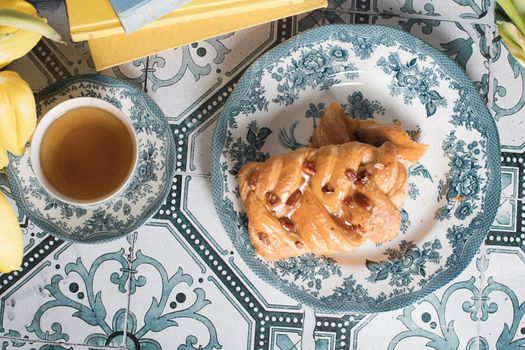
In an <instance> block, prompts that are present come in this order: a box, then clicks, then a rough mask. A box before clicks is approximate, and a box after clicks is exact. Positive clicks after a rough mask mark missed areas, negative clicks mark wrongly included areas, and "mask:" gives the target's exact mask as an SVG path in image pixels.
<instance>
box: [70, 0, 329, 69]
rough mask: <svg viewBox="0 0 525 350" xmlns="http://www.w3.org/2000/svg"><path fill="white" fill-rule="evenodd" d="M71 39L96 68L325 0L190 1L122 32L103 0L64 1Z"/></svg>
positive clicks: (300, 10) (315, 6) (315, 5)
mask: <svg viewBox="0 0 525 350" xmlns="http://www.w3.org/2000/svg"><path fill="white" fill-rule="evenodd" d="M66 5H67V12H68V17H69V24H70V30H71V37H72V39H73V41H84V40H87V41H88V44H89V48H90V50H91V55H92V56H93V61H94V63H95V66H96V68H97V70H102V69H105V68H109V67H112V66H115V65H118V64H121V63H125V62H129V61H132V60H135V59H137V58H140V57H144V56H148V55H151V54H154V53H157V52H161V51H165V50H168V49H171V48H175V47H178V46H182V45H187V44H190V43H193V42H195V41H199V40H203V39H207V38H211V37H215V36H218V35H221V34H225V33H229V32H232V31H236V30H240V29H244V28H248V27H251V26H255V25H258V24H262V23H266V22H270V21H273V20H276V19H279V18H284V17H287V16H292V15H295V14H299V13H303V12H307V11H311V10H314V9H318V8H321V7H326V6H327V0H193V1H191V2H189V3H187V4H186V5H184V6H182V7H181V8H179V9H177V10H175V11H173V12H171V13H169V14H167V15H165V16H163V17H161V18H159V19H157V20H155V21H153V22H151V23H148V24H147V25H145V26H143V27H142V28H140V29H139V30H137V31H134V32H132V33H127V32H126V31H125V30H124V27H123V26H122V24H121V22H120V21H119V18H118V16H117V14H116V13H115V11H114V9H113V7H112V6H111V4H110V2H109V1H108V0H90V1H89V4H88V3H86V1H85V0H66Z"/></svg>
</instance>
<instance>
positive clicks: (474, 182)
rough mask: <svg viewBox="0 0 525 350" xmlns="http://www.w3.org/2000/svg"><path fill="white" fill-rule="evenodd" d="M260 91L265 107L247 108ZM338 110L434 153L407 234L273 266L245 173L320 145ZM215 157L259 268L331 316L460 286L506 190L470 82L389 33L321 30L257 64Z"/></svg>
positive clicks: (440, 58) (228, 218)
mask: <svg viewBox="0 0 525 350" xmlns="http://www.w3.org/2000/svg"><path fill="white" fill-rule="evenodd" d="M263 87H264V88H263ZM253 91H257V92H261V94H259V96H258V98H257V101H261V100H264V101H267V102H268V103H267V104H265V105H264V107H265V108H264V109H261V108H258V107H257V106H254V108H247V106H246V103H247V102H248V101H250V100H251V98H250V96H252V95H253V94H252V92H253ZM334 101H337V102H338V103H340V104H341V105H342V106H343V108H344V109H345V110H346V111H347V113H349V114H351V115H353V116H354V117H355V118H359V119H370V118H374V119H375V120H377V121H379V122H400V123H401V125H402V126H403V128H405V129H406V130H407V131H409V134H410V135H411V137H413V138H419V140H420V141H421V142H422V143H426V144H428V145H429V149H428V152H427V154H426V155H425V157H424V158H423V159H421V160H420V162H419V163H417V164H414V165H413V166H412V167H411V169H410V175H411V176H410V185H409V196H408V198H407V200H406V202H405V205H404V207H403V210H402V218H403V220H402V227H401V230H400V231H401V232H400V234H399V236H398V237H397V238H396V239H394V240H393V241H391V242H388V243H384V244H383V245H379V246H376V245H374V244H372V243H371V242H367V243H365V244H364V245H363V246H361V247H359V248H358V249H356V250H354V251H352V252H349V253H346V254H339V255H336V256H329V257H318V256H313V255H311V254H307V255H304V256H301V257H297V258H293V259H287V260H283V261H279V262H273V263H270V262H265V261H263V260H261V259H260V258H259V257H257V255H256V254H255V252H254V250H253V247H252V246H251V244H250V242H249V240H248V237H247V216H246V213H245V212H244V208H243V205H242V203H241V201H240V199H239V190H238V183H237V178H236V174H237V172H238V171H239V169H240V168H241V167H242V165H244V164H245V163H246V162H247V161H253V160H257V161H261V160H264V159H266V158H267V157H269V156H271V155H273V154H279V153H283V152H287V151H289V150H291V149H297V148H299V147H304V146H305V145H308V144H309V143H310V137H311V135H312V130H313V128H315V127H316V126H317V125H318V121H319V119H320V118H321V117H322V114H323V111H324V110H325V109H326V107H327V106H328V105H329V104H330V103H332V102H334ZM239 110H242V111H245V113H242V114H240V113H239V112H238V111H239ZM241 151H242V152H241ZM212 156H213V158H212V186H213V195H214V202H215V207H216V209H217V212H218V214H219V216H220V218H221V220H222V223H223V225H224V227H225V229H226V231H227V232H228V234H229V236H230V238H231V240H232V242H233V243H234V245H235V247H236V248H237V250H238V251H239V253H240V255H241V256H242V257H243V259H244V260H245V262H246V263H247V265H248V266H249V267H250V268H251V269H253V270H254V271H255V273H256V274H257V275H259V276H260V277H261V278H262V279H263V280H265V281H266V282H268V283H270V284H272V285H274V286H275V287H277V288H279V289H280V290H281V291H283V292H284V293H286V294H288V295H290V296H291V297H293V298H296V299H297V300H299V301H300V302H302V303H305V304H307V305H310V306H312V307H314V308H315V309H317V310H318V311H326V312H381V311H387V310H392V309H395V308H400V307H404V306H407V305H409V304H411V303H414V302H415V301H416V300H418V299H419V298H421V297H424V296H426V295H428V294H429V293H431V292H432V291H434V290H436V289H437V288H439V287H441V286H443V285H444V284H445V283H447V282H449V281H451V280H452V279H453V278H455V277H456V276H457V275H458V274H459V273H460V272H461V271H462V270H463V269H464V268H465V267H466V266H467V265H468V263H469V262H470V260H471V259H472V257H473V256H474V254H475V252H476V251H477V249H478V248H479V246H480V244H481V242H482V241H483V238H484V237H485V234H486V232H487V231H488V229H489V227H490V224H491V223H492V220H493V218H494V216H495V213H496V209H497V206H498V202H499V196H500V192H501V190H500V179H499V174H500V169H499V167H500V165H499V138H498V134H497V129H496V126H495V123H494V121H493V119H492V118H491V116H490V114H489V112H488V110H487V108H486V106H485V104H484V103H483V101H481V99H480V97H479V95H478V94H477V92H476V90H475V88H474V86H473V85H472V83H471V82H470V81H469V79H468V78H467V77H466V75H465V73H464V72H463V71H462V69H461V68H460V67H459V66H458V65H457V64H455V63H454V62H452V61H451V60H450V59H449V58H447V57H445V56H444V55H443V54H441V53H440V52H438V51H436V50H435V49H433V48H431V47H430V46H428V45H427V44H425V43H423V42H421V41H420V40H418V39H416V38H414V37H412V36H411V35H410V34H407V33H405V32H401V31H398V30H395V29H392V28H387V27H381V26H370V25H358V26H353V25H335V26H326V27H320V28H316V29H313V30H311V31H308V32H305V33H303V34H301V35H299V36H297V37H295V38H293V39H291V40H290V41H288V42H286V43H284V44H283V45H281V46H279V47H277V48H275V49H274V50H272V51H270V52H269V53H267V54H266V55H264V56H263V57H261V58H260V59H259V60H257V61H256V62H255V63H254V64H253V65H252V66H251V67H250V68H249V69H248V70H247V72H246V73H245V75H244V77H243V78H242V79H241V80H240V81H239V84H238V86H237V88H236V89H235V91H234V92H233V93H232V95H231V97H230V99H229V100H228V102H227V104H226V106H225V108H224V111H223V113H222V115H221V117H220V120H219V122H218V124H217V127H216V129H215V134H214V138H213V142H212Z"/></svg>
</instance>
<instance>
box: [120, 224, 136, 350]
mask: <svg viewBox="0 0 525 350" xmlns="http://www.w3.org/2000/svg"><path fill="white" fill-rule="evenodd" d="M136 238H137V233H136V232H134V233H133V234H132V239H131V244H130V247H129V251H128V257H127V260H128V268H129V276H128V283H127V284H128V293H127V300H126V312H125V314H124V315H125V317H126V319H125V321H124V329H123V332H124V334H123V337H122V339H123V340H122V347H123V348H124V349H125V348H126V344H127V342H128V321H129V314H130V308H131V279H132V269H133V256H134V254H135V241H136Z"/></svg>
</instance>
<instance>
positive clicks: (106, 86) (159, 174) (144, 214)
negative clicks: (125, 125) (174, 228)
mask: <svg viewBox="0 0 525 350" xmlns="http://www.w3.org/2000/svg"><path fill="white" fill-rule="evenodd" d="M81 96H89V97H96V98H100V99H102V100H105V101H107V102H110V103H112V104H113V105H115V106H116V107H118V108H120V109H121V110H122V111H123V112H124V114H126V115H128V116H129V117H130V118H131V120H132V123H133V126H134V128H135V131H136V133H137V139H138V142H139V160H138V164H137V169H136V171H135V174H134V175H133V179H132V181H131V183H130V184H129V185H128V187H127V188H126V189H125V190H124V191H123V192H122V193H121V194H120V195H118V196H117V197H115V198H113V199H112V200H109V201H105V202H103V203H101V204H98V205H92V206H74V205H70V204H67V203H64V202H61V201H59V200H57V199H55V197H52V196H51V195H50V194H49V193H48V192H47V191H46V190H45V189H44V188H43V187H42V186H41V185H40V183H39V182H38V181H37V179H36V177H35V174H34V172H33V169H32V168H31V161H30V154H31V146H29V147H28V148H27V150H26V152H25V153H24V154H23V155H22V156H20V157H13V156H11V157H10V165H9V168H8V174H7V175H8V178H9V184H10V187H11V192H12V194H13V196H14V198H15V200H16V202H17V204H18V206H19V209H20V210H22V211H23V212H24V213H25V214H26V215H27V216H28V217H29V219H30V220H32V221H33V222H34V223H35V224H36V225H37V226H39V227H40V228H41V229H43V230H44V231H45V232H46V233H50V234H53V235H55V236H57V237H59V238H62V239H65V240H70V241H76V242H83V243H95V242H102V241H107V240H112V239H116V238H118V237H121V236H123V235H126V234H128V233H130V232H132V231H133V230H135V229H137V228H139V227H140V226H141V225H142V224H143V223H144V222H145V221H146V220H147V219H149V218H150V217H151V216H153V215H154V214H155V213H156V212H157V210H158V209H159V208H160V206H161V204H162V202H163V201H164V199H165V198H166V196H167V194H168V191H169V189H170V187H171V179H172V178H173V171H174V167H173V166H172V165H173V161H174V159H175V144H174V141H173V137H172V132H171V129H170V127H169V125H168V123H167V121H166V119H165V117H164V114H163V113H162V111H161V110H160V109H159V107H158V106H157V105H156V104H155V102H153V101H152V100H151V99H150V98H149V97H148V96H147V95H146V94H144V93H143V92H142V91H140V90H138V89H137V88H136V87H135V86H133V85H130V84H128V83H126V82H123V81H120V80H117V79H114V78H110V77H107V76H103V75H84V76H78V77H74V78H72V79H68V80H64V81H60V82H57V83H55V84H53V85H51V86H49V87H47V88H45V89H44V90H42V91H41V92H40V93H38V95H37V96H36V100H37V101H36V103H37V113H38V115H39V116H42V115H44V114H45V113H46V112H47V111H48V110H50V109H51V108H52V107H54V106H55V105H56V104H58V103H60V102H63V101H65V100H68V99H71V98H74V97H81Z"/></svg>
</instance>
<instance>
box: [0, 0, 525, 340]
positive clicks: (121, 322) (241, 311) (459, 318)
mask: <svg viewBox="0 0 525 350" xmlns="http://www.w3.org/2000/svg"><path fill="white" fill-rule="evenodd" d="M494 6H495V4H494V1H493V0H469V1H464V0H440V1H437V0H330V8H329V9H328V10H318V11H314V12H312V13H309V14H303V15H299V16H295V17H292V18H287V19H283V20H280V21H276V22H273V23H269V24H265V25H261V26H258V27H255V28H252V29H248V30H244V31H240V32H236V33H232V34H227V35H223V36H221V37H218V38H214V39H210V40H205V41H202V42H198V43H194V44H192V45H189V46H187V47H183V48H180V49H174V50H169V51H167V52H164V53H161V54H157V55H153V56H150V57H148V58H144V59H141V60H137V61H134V62H131V63H128V64H124V65H122V66H120V67H116V68H114V69H111V70H107V71H104V72H103V74H107V75H112V76H116V77H119V78H121V79H125V80H128V81H130V82H132V83H134V84H136V85H137V86H140V87H141V88H142V89H144V91H147V93H148V94H149V95H150V96H151V97H152V98H153V99H154V100H155V101H156V102H157V103H158V104H159V106H160V107H161V108H162V109H163V111H164V112H165V114H166V116H167V117H168V119H169V122H170V124H171V127H172V129H173V134H174V137H175V140H176V143H177V147H178V152H177V154H178V158H177V162H176V164H175V165H174V166H175V167H176V171H177V175H176V176H175V178H174V179H173V184H172V190H171V192H170V194H169V196H168V198H167V200H166V202H165V204H164V205H163V207H162V208H161V209H160V210H159V212H158V213H157V215H156V216H155V217H154V219H152V220H151V222H150V223H149V224H148V225H146V226H144V227H143V228H141V229H140V230H138V231H137V232H135V233H133V234H131V235H129V236H128V237H126V238H122V239H120V240H117V241H114V242H110V243H106V244H101V245H92V246H90V245H81V244H70V243H66V242H63V241H61V240H57V239H54V238H53V237H50V236H49V235H47V234H46V233H45V232H42V231H41V230H40V229H38V228H37V227H35V226H34V225H33V224H32V223H31V222H30V221H28V220H27V219H26V217H25V216H24V214H23V213H19V216H20V222H21V224H22V226H23V231H24V238H25V242H26V249H25V259H24V265H23V269H22V270H21V271H19V272H17V273H14V274H6V275H0V344H1V345H2V347H1V348H2V349H18V348H20V349H71V348H74V349H82V350H84V349H88V348H89V349H102V348H106V349H109V348H120V349H122V348H126V349H161V348H162V349H175V348H177V349H207V350H208V349H221V348H222V349H275V350H277V349H279V350H294V349H314V348H315V349H317V350H325V349H421V348H425V347H426V348H434V349H457V348H461V349H469V350H471V349H511V348H518V347H519V346H521V345H522V344H523V341H524V340H523V339H524V338H523V337H524V334H525V320H524V319H523V315H524V313H525V308H524V307H523V303H524V301H525V287H524V286H523V283H521V281H522V280H523V278H524V277H525V272H523V271H525V269H524V268H525V253H524V248H523V247H524V245H525V243H524V242H525V203H524V198H525V173H524V158H525V108H524V106H525V92H524V91H525V89H524V87H525V70H524V69H522V68H520V67H519V66H518V65H517V64H516V62H515V61H514V60H513V59H512V57H511V56H510V55H509V54H508V51H507V50H506V49H505V47H504V46H503V45H502V44H501V41H500V39H499V38H498V36H497V32H496V29H495V26H494V24H493V21H494V15H493V11H494ZM41 11H42V12H43V13H44V14H45V15H47V16H49V17H50V22H51V23H53V24H54V25H55V26H57V27H59V28H61V30H63V31H64V30H66V28H67V24H66V23H65V22H64V21H63V16H64V14H65V10H64V7H63V5H60V3H58V5H55V3H53V4H50V5H49V4H48V5H46V6H45V7H43V8H41ZM61 16H62V17H61ZM330 23H376V24H382V25H386V26H391V27H396V28H401V29H403V30H405V31H409V32H410V33H412V34H414V35H416V36H418V37H420V38H422V39H423V40H425V41H427V42H429V43H430V44H431V45H433V46H434V47H436V48H437V49H438V50H441V51H442V52H444V53H445V54H447V55H449V56H450V57H451V58H452V59H454V60H455V61H456V62H458V63H459V64H460V65H461V66H462V67H463V68H465V70H466V72H467V74H468V75H469V76H470V78H471V79H472V81H473V82H474V83H475V85H476V87H477V88H478V90H479V92H480V94H481V96H482V97H483V98H484V99H485V100H486V101H487V103H488V105H489V107H490V109H491V111H492V113H493V115H494V118H495V119H496V121H497V124H498V127H499V131H500V138H501V144H502V153H501V161H502V188H503V195H502V199H501V207H500V210H499V212H498V214H497V217H496V220H495V221H494V224H493V226H492V229H491V231H490V232H489V233H488V235H487V239H486V242H485V244H484V246H483V247H482V248H481V249H480V252H479V253H478V255H477V257H476V259H475V260H474V261H473V262H472V263H471V264H470V265H469V267H468V268H467V269H466V270H465V271H464V272H463V273H462V274H461V275H460V276H459V277H458V278H457V279H456V280H454V281H453V282H451V283H450V284H449V285H447V286H445V287H443V288H442V289H440V290H438V291H437V292H436V293H434V294H432V295H431V296H429V297H427V298H425V299H424V300H422V301H420V302H418V303H416V304H414V305H411V306H409V307H407V308H405V309H404V310H397V311H392V312H388V313H383V314H377V315H357V314H355V315H354V314H349V315H324V314H315V313H314V312H313V311H312V310H311V309H309V308H306V307H303V306H302V305H300V304H298V303H297V302H295V301H294V300H292V299H290V298H288V297H287V296H284V295H283V294H281V293H280V292H278V291H277V290H275V289H273V288H272V287H270V286H268V285H266V284H265V283H263V282H262V281H260V280H259V279H258V278H257V277H255V276H254V274H253V273H252V272H250V271H249V270H248V269H247V267H246V266H245V265H244V263H243V262H242V260H241V259H240V257H239V256H238V255H237V253H236V252H235V251H234V249H233V247H232V244H231V243H230V241H229V240H228V238H227V236H226V233H225V232H224V230H223V228H222V226H221V224H220V222H219V220H218V218H217V216H216V215H215V210H214V208H213V204H212V200H211V193H210V186H211V185H210V175H209V174H210V165H209V164H210V154H209V153H210V152H209V149H210V143H211V136H212V133H213V128H214V126H215V123H216V120H217V117H218V114H219V112H220V111H221V108H222V106H223V104H224V102H225V100H226V99H227V97H228V96H229V94H230V93H231V91H232V89H233V87H234V85H235V83H236V81H237V80H238V79H239V77H240V75H241V74H242V72H243V70H244V69H245V68H246V67H247V66H248V65H249V64H250V62H253V60H254V59H255V58H257V57H258V56H259V55H260V54H262V53H263V52H265V51H266V50H268V49H270V48H272V47H274V46H275V45H278V44H279V43H280V42H282V41H284V40H286V39H287V38H290V37H291V36H293V35H295V34H296V33H298V32H301V31H304V30H306V29H308V28H311V27H314V26H318V25H323V24H330ZM10 69H13V70H17V71H19V72H20V73H21V74H22V76H23V77H24V78H25V79H27V80H28V81H30V83H31V85H32V87H33V88H34V90H35V91H38V90H40V89H41V88H42V87H44V86H46V85H48V84H50V83H52V82H54V81H57V80H60V79H63V78H65V77H69V76H72V75H75V74H79V73H87V72H94V67H93V64H92V61H91V59H90V57H89V52H88V50H87V47H86V45H85V44H72V45H69V46H68V47H67V48H63V47H58V46H56V45H54V44H52V43H50V42H48V41H42V42H40V43H39V44H38V45H37V46H36V47H35V49H34V50H33V51H32V52H31V53H30V54H29V55H28V56H27V57H26V58H24V59H21V60H19V61H17V62H15V63H14V64H12V65H11V67H10ZM188 87H191V88H188ZM0 186H1V187H2V188H3V189H7V186H6V184H1V183H0Z"/></svg>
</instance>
